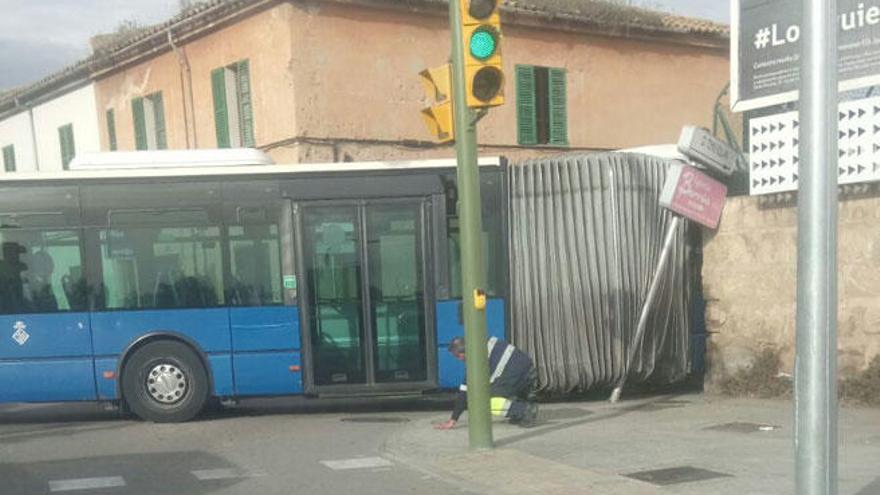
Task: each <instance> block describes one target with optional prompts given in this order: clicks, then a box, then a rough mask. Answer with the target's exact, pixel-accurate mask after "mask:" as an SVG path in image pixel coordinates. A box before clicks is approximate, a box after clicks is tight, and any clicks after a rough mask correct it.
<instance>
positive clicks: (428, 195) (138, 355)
mask: <svg viewBox="0 0 880 495" xmlns="http://www.w3.org/2000/svg"><path fill="white" fill-rule="evenodd" d="M156 153H159V155H157V154H156ZM162 153H165V154H164V155H161V154H162ZM175 153H176V154H175ZM187 153H190V154H187ZM193 153H197V152H183V153H181V152H140V153H138V154H136V155H135V154H132V155H130V156H129V158H130V157H131V156H137V157H138V158H137V160H140V161H141V162H147V163H159V162H162V163H164V166H161V167H159V166H156V167H153V168H145V167H144V166H143V164H141V165H137V164H133V163H132V162H130V161H129V162H126V163H123V162H125V160H123V159H122V158H121V157H123V154H101V155H100V156H98V155H96V156H98V157H99V158H100V159H96V160H95V161H94V163H99V164H103V166H102V167H96V166H92V167H88V166H85V165H83V166H80V167H76V166H75V167H74V168H79V170H77V171H71V172H66V173H63V174H40V175H31V176H26V175H19V174H15V175H13V174H10V175H6V176H2V177H0V251H2V252H0V255H2V259H0V402H59V401H106V402H111V403H115V404H120V405H124V406H125V407H127V408H128V409H130V410H131V411H132V412H134V413H135V414H136V415H137V416H139V417H141V418H143V419H145V420H150V421H156V422H178V421H186V420H189V419H191V418H193V417H195V416H196V415H197V414H198V413H199V412H200V411H201V410H202V409H203V408H204V406H205V405H206V404H207V403H208V402H209V401H213V400H218V399H219V400H233V399H237V398H241V397H253V396H278V395H295V394H302V395H306V396H312V397H321V396H334V397H339V396H355V395H357V396H364V395H388V394H394V395H402V394H423V393H426V392H429V391H436V390H439V389H445V388H451V387H455V386H457V385H458V383H459V380H460V379H461V375H462V368H461V364H460V363H459V362H458V361H456V360H454V359H451V358H450V357H449V356H448V354H447V353H446V352H445V345H446V344H447V343H448V342H449V341H450V340H451V338H452V337H453V336H455V335H458V334H461V333H462V326H461V307H460V297H461V294H460V277H459V271H460V265H459V257H458V218H457V215H456V202H457V198H456V175H455V163H454V161H450V160H428V161H418V162H381V163H379V162H376V163H344V164H342V163H340V164H328V165H260V164H257V165H242V164H240V163H235V161H234V160H233V161H232V162H230V161H229V160H228V159H227V160H226V161H225V162H222V163H220V162H218V163H213V164H212V163H211V160H193V159H191V158H192V157H193V156H196V155H195V154H193ZM169 157H170V159H169ZM80 162H81V161H80ZM196 163H198V164H199V166H193V165H194V164H196ZM80 165H82V163H80ZM114 165H118V166H114ZM169 165H170V166H169ZM505 167H506V164H505V163H504V160H503V159H484V160H481V167H480V170H481V173H480V176H481V182H482V198H483V199H482V201H483V205H482V211H483V228H484V232H483V246H484V252H485V261H486V263H485V265H486V290H487V292H488V294H489V295H490V302H489V307H488V322H489V329H490V334H492V335H496V336H499V337H503V336H504V333H505V302H504V301H505V295H506V294H505V292H506V290H507V279H508V275H507V271H508V267H507V254H506V253H507V247H506V239H505V236H504V235H503V232H505V222H506V217H505V211H506V201H505V197H506V193H505V173H504V169H505Z"/></svg>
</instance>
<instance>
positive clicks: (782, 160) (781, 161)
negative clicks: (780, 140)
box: [779, 158, 785, 167]
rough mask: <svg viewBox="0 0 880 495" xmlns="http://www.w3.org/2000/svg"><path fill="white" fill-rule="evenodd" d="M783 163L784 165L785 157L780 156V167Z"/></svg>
mask: <svg viewBox="0 0 880 495" xmlns="http://www.w3.org/2000/svg"><path fill="white" fill-rule="evenodd" d="M783 165H785V158H780V159H779V166H780V167H781V166H783Z"/></svg>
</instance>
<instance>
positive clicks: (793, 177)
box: [791, 174, 798, 182]
mask: <svg viewBox="0 0 880 495" xmlns="http://www.w3.org/2000/svg"><path fill="white" fill-rule="evenodd" d="M791 178H792V182H797V180H798V174H791Z"/></svg>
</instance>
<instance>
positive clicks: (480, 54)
mask: <svg viewBox="0 0 880 495" xmlns="http://www.w3.org/2000/svg"><path fill="white" fill-rule="evenodd" d="M469 49H470V52H471V56H472V57H474V58H476V59H478V60H486V59H488V58H489V57H491V56H492V55H494V54H495V51H496V50H497V49H498V32H497V31H495V29H494V28H493V27H491V26H480V27H479V28H477V29H476V30H475V31H474V33H473V34H472V35H471V41H470V46H469Z"/></svg>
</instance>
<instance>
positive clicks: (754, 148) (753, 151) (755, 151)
mask: <svg viewBox="0 0 880 495" xmlns="http://www.w3.org/2000/svg"><path fill="white" fill-rule="evenodd" d="M759 149H761V148H760V147H759V146H758V145H757V144H754V145H752V153H757V152H758V150H759Z"/></svg>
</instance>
